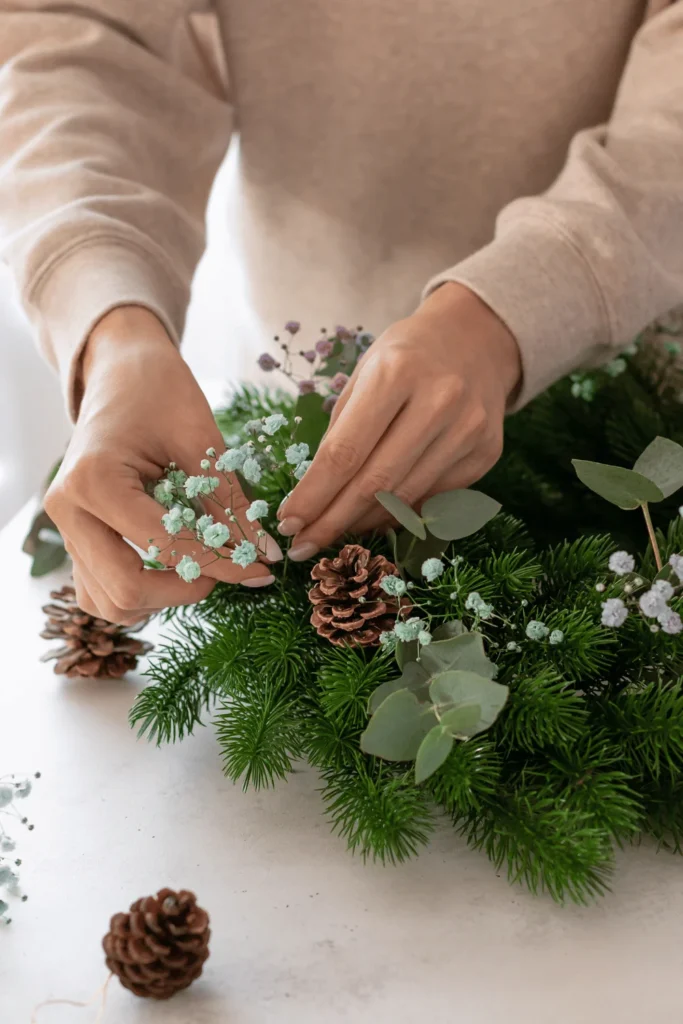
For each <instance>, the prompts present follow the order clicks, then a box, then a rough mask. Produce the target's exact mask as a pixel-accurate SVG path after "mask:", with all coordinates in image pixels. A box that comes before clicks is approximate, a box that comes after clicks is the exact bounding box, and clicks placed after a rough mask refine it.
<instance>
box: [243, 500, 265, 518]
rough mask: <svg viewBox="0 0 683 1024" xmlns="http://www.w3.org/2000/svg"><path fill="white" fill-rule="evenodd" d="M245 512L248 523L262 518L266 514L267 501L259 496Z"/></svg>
mask: <svg viewBox="0 0 683 1024" xmlns="http://www.w3.org/2000/svg"><path fill="white" fill-rule="evenodd" d="M245 514H246V517H247V519H248V520H249V522H250V523H253V522H255V520H257V519H263V517H264V516H267V515H268V502H267V501H263V500H262V499H261V498H259V499H257V500H256V501H252V503H251V505H250V506H249V508H248V509H247V511H246V513H245Z"/></svg>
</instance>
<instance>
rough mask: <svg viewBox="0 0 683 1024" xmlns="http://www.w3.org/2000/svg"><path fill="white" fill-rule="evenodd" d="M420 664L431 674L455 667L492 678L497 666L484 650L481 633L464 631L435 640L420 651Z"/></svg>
mask: <svg viewBox="0 0 683 1024" xmlns="http://www.w3.org/2000/svg"><path fill="white" fill-rule="evenodd" d="M420 665H421V666H422V667H423V668H424V669H425V670H426V671H427V673H428V674H429V675H430V676H435V675H438V674H439V673H440V672H447V671H450V670H453V669H463V670H465V671H469V672H477V673H478V674H479V675H482V676H485V677H486V678H487V679H492V678H493V676H494V675H495V674H496V666H495V665H494V664H493V662H492V661H491V660H490V659H489V658H487V656H486V652H485V651H484V638H483V637H482V635H481V633H462V634H461V635H460V636H454V637H452V638H451V639H450V640H438V641H433V642H432V643H431V644H429V646H428V647H423V648H422V650H421V651H420Z"/></svg>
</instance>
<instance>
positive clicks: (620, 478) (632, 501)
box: [572, 459, 664, 509]
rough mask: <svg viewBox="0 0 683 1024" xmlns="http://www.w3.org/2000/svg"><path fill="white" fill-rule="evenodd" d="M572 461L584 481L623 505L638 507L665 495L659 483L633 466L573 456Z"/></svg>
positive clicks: (593, 488)
mask: <svg viewBox="0 0 683 1024" xmlns="http://www.w3.org/2000/svg"><path fill="white" fill-rule="evenodd" d="M572 465H573V467H574V469H575V470H576V475H577V476H578V478H579V480H580V481H581V483H583V484H585V485H586V487H588V488H590V490H591V491H595V493H596V494H599V495H600V497H601V498H605V499H606V500H607V501H611V502H612V504H613V505H618V506H619V508H624V509H632V508H638V506H639V505H644V504H646V502H648V501H662V499H663V498H664V495H663V494H662V492H661V490H660V489H659V487H658V486H657V485H656V484H654V483H652V481H651V480H648V479H647V477H644V476H642V475H641V474H640V473H636V472H635V470H633V469H624V467H623V466H608V465H606V464H604V463H602V462H584V461H583V460H582V459H572Z"/></svg>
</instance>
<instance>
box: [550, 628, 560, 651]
mask: <svg viewBox="0 0 683 1024" xmlns="http://www.w3.org/2000/svg"><path fill="white" fill-rule="evenodd" d="M563 642H564V633H563V632H562V630H561V629H554V630H553V631H552V633H551V634H550V636H549V637H548V643H549V644H552V645H553V646H554V647H556V646H557V645H558V644H561V643H563Z"/></svg>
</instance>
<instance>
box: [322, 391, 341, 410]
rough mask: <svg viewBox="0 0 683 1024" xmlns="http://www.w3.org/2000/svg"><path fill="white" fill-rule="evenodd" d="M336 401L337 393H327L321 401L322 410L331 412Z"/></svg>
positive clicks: (337, 398) (337, 399)
mask: <svg viewBox="0 0 683 1024" xmlns="http://www.w3.org/2000/svg"><path fill="white" fill-rule="evenodd" d="M338 401H339V396H338V395H328V396H327V398H326V399H325V401H324V402H323V412H327V413H331V412H332V410H333V409H334V407H335V405H336V404H337V402H338Z"/></svg>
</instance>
